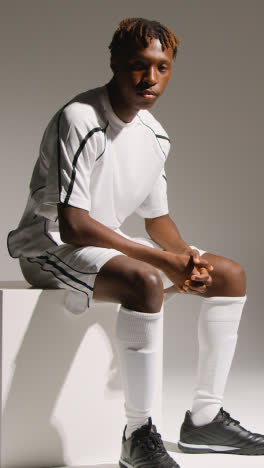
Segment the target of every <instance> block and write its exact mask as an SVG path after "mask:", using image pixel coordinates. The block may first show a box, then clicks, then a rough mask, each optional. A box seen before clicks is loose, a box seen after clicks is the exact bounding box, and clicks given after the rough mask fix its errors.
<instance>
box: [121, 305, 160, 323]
mask: <svg viewBox="0 0 264 468" xmlns="http://www.w3.org/2000/svg"><path fill="white" fill-rule="evenodd" d="M120 312H121V313H122V314H124V315H128V316H129V317H135V318H136V319H139V320H140V319H142V320H144V319H147V320H158V319H159V318H161V316H162V315H163V307H161V310H160V312H155V313H154V314H151V313H146V312H139V311H138V310H132V309H127V307H124V306H121V307H120V309H119V313H120Z"/></svg>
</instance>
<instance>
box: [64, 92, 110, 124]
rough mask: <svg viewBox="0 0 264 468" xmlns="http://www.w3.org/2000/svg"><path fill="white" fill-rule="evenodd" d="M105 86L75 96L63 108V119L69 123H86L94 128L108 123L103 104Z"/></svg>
mask: <svg viewBox="0 0 264 468" xmlns="http://www.w3.org/2000/svg"><path fill="white" fill-rule="evenodd" d="M103 93H104V87H103V86H102V87H98V88H94V89H91V90H88V91H85V92H83V93H80V94H78V95H77V96H75V97H74V98H73V99H72V100H71V101H69V102H68V103H67V104H65V106H63V107H62V109H61V114H62V120H63V121H66V122H67V123H68V124H69V125H72V124H73V125H76V126H78V125H82V126H83V125H85V126H87V127H88V128H90V129H91V130H92V128H97V127H102V128H104V127H105V126H106V125H107V118H106V115H105V112H104V107H103V104H102V96H103Z"/></svg>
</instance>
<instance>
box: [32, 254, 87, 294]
mask: <svg viewBox="0 0 264 468" xmlns="http://www.w3.org/2000/svg"><path fill="white" fill-rule="evenodd" d="M36 258H38V259H40V260H42V259H43V260H45V261H46V263H48V264H49V265H51V266H53V267H54V268H57V270H59V271H60V272H61V273H62V274H63V275H65V276H66V277H67V278H69V279H71V280H72V281H75V282H76V283H79V284H81V285H82V286H85V287H86V288H87V289H90V291H93V290H94V288H92V286H89V285H88V284H86V283H84V282H83V281H81V280H79V279H78V278H75V277H74V276H73V275H71V274H70V273H67V271H65V270H64V269H63V268H62V267H60V266H59V265H56V263H55V262H53V261H52V260H49V257H47V256H44V255H40V256H38V257H36Z"/></svg>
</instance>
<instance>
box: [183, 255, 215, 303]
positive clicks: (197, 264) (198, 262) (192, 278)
mask: <svg viewBox="0 0 264 468" xmlns="http://www.w3.org/2000/svg"><path fill="white" fill-rule="evenodd" d="M190 255H191V261H192V262H193V265H192V266H193V268H192V271H191V272H190V275H189V278H188V279H186V280H185V281H184V284H183V285H182V287H180V288H179V292H181V293H185V294H204V293H205V292H206V290H207V287H208V286H211V284H212V276H211V275H210V272H212V271H213V269H214V267H213V265H210V264H209V262H208V261H207V260H205V259H204V258H201V257H200V254H199V252H198V250H195V249H192V250H191V254H190Z"/></svg>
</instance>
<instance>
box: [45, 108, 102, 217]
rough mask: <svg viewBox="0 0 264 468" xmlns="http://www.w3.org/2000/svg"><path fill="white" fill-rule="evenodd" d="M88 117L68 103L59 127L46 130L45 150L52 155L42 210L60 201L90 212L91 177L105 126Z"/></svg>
mask: <svg viewBox="0 0 264 468" xmlns="http://www.w3.org/2000/svg"><path fill="white" fill-rule="evenodd" d="M88 120H89V119H85V118H84V116H83V115H82V113H81V112H79V109H78V108H77V109H75V108H71V106H69V108H67V107H66V108H65V109H64V110H62V111H61V112H60V114H59V115H58V118H57V121H56V126H57V130H56V131H55V129H54V128H53V130H51V131H49V132H48V133H47V135H46V137H45V141H44V144H43V148H42V150H43V152H44V153H45V152H46V153H47V154H50V155H51V153H52V156H51V160H50V164H49V167H48V174H47V186H46V188H45V193H44V199H43V206H44V207H45V206H46V207H47V208H43V207H42V208H41V209H42V212H44V210H46V211H47V210H48V209H49V208H48V207H49V206H50V209H52V206H54V205H57V204H58V203H63V204H64V205H71V206H75V207H77V208H82V209H84V210H87V211H90V209H91V195H90V179H91V174H92V170H93V167H94V163H95V160H96V154H97V151H98V149H99V145H100V143H98V138H100V136H99V133H102V131H101V130H102V129H101V128H100V127H99V126H98V124H97V126H96V125H93V124H92V123H91V122H89V121H88Z"/></svg>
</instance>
